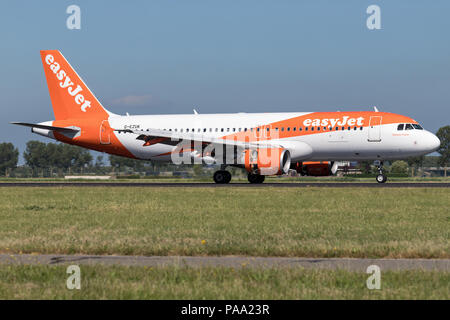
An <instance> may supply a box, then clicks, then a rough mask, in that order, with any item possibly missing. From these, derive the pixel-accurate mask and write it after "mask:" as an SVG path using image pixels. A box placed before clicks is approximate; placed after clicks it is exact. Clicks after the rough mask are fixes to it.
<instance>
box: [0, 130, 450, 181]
mask: <svg viewBox="0 0 450 320" xmlns="http://www.w3.org/2000/svg"><path fill="white" fill-rule="evenodd" d="M436 135H437V137H438V138H439V139H440V140H441V146H440V148H439V149H438V150H437V152H438V153H439V154H440V155H439V157H438V158H437V159H435V160H436V161H433V162H430V161H431V159H432V158H433V157H424V156H422V157H412V158H408V159H405V160H404V161H395V162H394V163H392V165H391V170H393V171H394V172H397V171H398V172H405V171H407V170H408V169H409V170H410V171H411V173H412V175H415V174H414V172H415V171H416V172H417V170H418V168H421V167H423V166H425V167H430V166H438V167H443V168H446V167H448V166H450V126H445V127H442V128H440V129H439V130H438V131H437V133H436ZM23 158H24V160H25V166H21V167H17V164H18V161H19V150H18V149H17V148H16V147H15V146H14V145H13V144H12V143H10V142H4V143H0V175H2V176H10V175H11V173H14V172H15V173H18V175H20V176H26V177H29V176H54V175H55V174H56V175H63V174H78V173H81V174H82V173H97V174H105V173H111V172H113V173H123V172H129V173H136V172H145V173H155V172H157V171H164V170H166V171H174V170H183V169H185V168H186V167H187V166H184V165H182V166H174V165H172V164H168V163H165V164H162V163H158V164H156V163H152V162H151V161H143V160H135V159H129V158H123V157H118V156H114V155H109V159H108V160H109V165H106V164H105V162H104V157H103V156H102V155H100V156H97V157H96V159H95V160H94V158H93V156H92V154H91V153H90V151H89V150H87V149H83V148H81V147H78V146H73V145H69V144H63V143H53V142H49V143H44V142H40V141H36V140H31V141H28V142H27V144H26V149H25V151H24V153H23ZM360 168H361V170H362V171H363V172H367V173H369V172H370V170H371V162H368V161H367V162H365V161H363V162H361V163H360ZM195 169H199V166H197V167H196V168H195ZM197 171H198V170H197ZM445 174H446V173H445Z"/></svg>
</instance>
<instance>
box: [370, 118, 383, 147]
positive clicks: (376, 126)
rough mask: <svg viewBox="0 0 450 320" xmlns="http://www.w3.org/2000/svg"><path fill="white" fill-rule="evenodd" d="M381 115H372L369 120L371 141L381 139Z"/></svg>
mask: <svg viewBox="0 0 450 320" xmlns="http://www.w3.org/2000/svg"><path fill="white" fill-rule="evenodd" d="M381 119H382V118H381V116H372V117H370V121H369V137H368V140H369V141H370V142H380V141H381Z"/></svg>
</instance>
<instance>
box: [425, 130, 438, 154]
mask: <svg viewBox="0 0 450 320" xmlns="http://www.w3.org/2000/svg"><path fill="white" fill-rule="evenodd" d="M425 145H426V146H427V148H428V150H430V152H433V151H436V150H437V149H439V147H440V146H441V140H439V138H438V137H436V136H435V135H434V134H432V133H431V132H427V135H426V142H425Z"/></svg>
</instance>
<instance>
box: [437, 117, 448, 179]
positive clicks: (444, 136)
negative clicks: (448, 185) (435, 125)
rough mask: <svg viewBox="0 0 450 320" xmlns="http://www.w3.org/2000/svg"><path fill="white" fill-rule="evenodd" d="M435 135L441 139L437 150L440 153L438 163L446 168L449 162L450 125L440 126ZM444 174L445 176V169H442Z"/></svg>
mask: <svg viewBox="0 0 450 320" xmlns="http://www.w3.org/2000/svg"><path fill="white" fill-rule="evenodd" d="M436 136H437V137H438V138H439V140H441V146H440V147H439V149H438V150H437V152H439V154H440V155H441V156H440V157H439V165H440V166H441V167H444V168H447V167H448V166H449V164H450V126H445V127H442V128H440V129H439V130H438V132H437V133H436ZM444 175H445V176H447V169H444Z"/></svg>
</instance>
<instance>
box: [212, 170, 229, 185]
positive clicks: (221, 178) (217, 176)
mask: <svg viewBox="0 0 450 320" xmlns="http://www.w3.org/2000/svg"><path fill="white" fill-rule="evenodd" d="M213 179H214V182H215V183H218V184H225V183H229V182H230V181H231V173H229V172H228V171H225V170H219V171H216V172H214V176H213Z"/></svg>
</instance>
